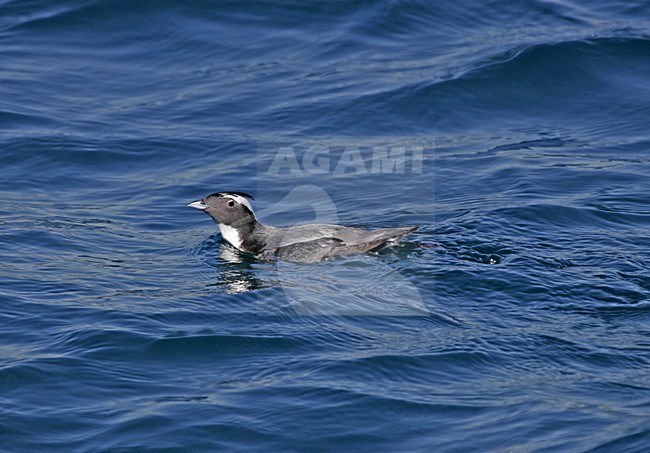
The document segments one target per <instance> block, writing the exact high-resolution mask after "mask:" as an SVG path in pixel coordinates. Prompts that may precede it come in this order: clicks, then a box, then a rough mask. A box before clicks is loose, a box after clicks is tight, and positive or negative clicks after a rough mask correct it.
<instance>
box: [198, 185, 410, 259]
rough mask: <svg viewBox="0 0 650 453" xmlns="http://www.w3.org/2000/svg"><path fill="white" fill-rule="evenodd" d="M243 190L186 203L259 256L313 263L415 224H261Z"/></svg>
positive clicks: (367, 246)
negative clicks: (371, 226) (370, 227)
mask: <svg viewBox="0 0 650 453" xmlns="http://www.w3.org/2000/svg"><path fill="white" fill-rule="evenodd" d="M246 198H250V199H252V197H251V196H250V195H248V194H245V193H243V192H216V193H214V194H211V195H209V196H207V197H206V198H204V199H203V200H199V201H195V202H193V203H190V204H189V206H191V207H193V208H197V209H201V210H203V211H205V212H206V213H207V214H208V215H210V217H212V219H213V220H214V221H215V222H216V223H217V224H219V228H220V229H221V233H222V235H223V237H224V238H225V239H226V240H227V241H228V242H230V243H232V244H233V245H234V246H235V247H236V248H238V249H239V250H242V251H244V252H248V253H252V254H254V255H256V256H257V257H258V258H260V259H263V260H273V259H282V260H285V261H293V262H299V263H314V262H317V261H321V260H323V259H327V258H332V257H335V256H342V255H349V254H352V253H363V252H369V251H374V250H377V249H380V248H382V247H384V246H385V245H387V244H388V243H392V242H396V241H397V240H399V239H400V238H401V237H403V236H405V235H407V234H409V233H411V232H413V231H415V230H416V229H417V228H418V227H417V226H412V227H404V228H380V229H376V230H365V229H362V228H354V227H345V226H341V225H329V224H310V225H299V226H294V227H287V228H280V227H272V226H266V225H262V224H261V223H260V222H259V221H258V220H257V218H256V217H255V214H254V212H253V209H252V207H251V205H250V203H249V202H248V200H247V199H246Z"/></svg>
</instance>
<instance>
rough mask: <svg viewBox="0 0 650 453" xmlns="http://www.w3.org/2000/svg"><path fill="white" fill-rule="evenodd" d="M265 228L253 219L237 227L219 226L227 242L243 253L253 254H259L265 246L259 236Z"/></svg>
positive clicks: (240, 223)
mask: <svg viewBox="0 0 650 453" xmlns="http://www.w3.org/2000/svg"><path fill="white" fill-rule="evenodd" d="M263 228H264V226H263V225H262V224H261V223H259V222H258V221H257V219H255V218H251V219H250V220H249V221H246V222H239V223H238V224H237V225H223V224H219V230H221V236H223V238H224V239H225V240H226V241H228V242H230V243H231V244H232V245H234V246H235V247H236V248H237V249H239V250H241V251H244V252H248V253H253V254H257V253H259V252H260V251H261V249H262V248H263V244H260V241H259V238H258V235H257V233H259V231H260V230H261V229H263Z"/></svg>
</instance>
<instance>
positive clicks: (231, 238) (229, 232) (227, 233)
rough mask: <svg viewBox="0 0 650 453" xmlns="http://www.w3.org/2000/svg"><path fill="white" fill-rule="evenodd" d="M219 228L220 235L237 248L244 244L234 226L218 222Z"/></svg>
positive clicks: (240, 248)
mask: <svg viewBox="0 0 650 453" xmlns="http://www.w3.org/2000/svg"><path fill="white" fill-rule="evenodd" d="M219 230H221V236H223V238H224V239H225V240H226V241H228V242H230V243H231V244H232V245H234V246H235V247H236V248H238V249H239V250H242V246H243V244H244V241H242V239H241V236H240V235H239V231H237V229H236V228H233V227H231V226H229V225H222V224H221V223H220V224H219Z"/></svg>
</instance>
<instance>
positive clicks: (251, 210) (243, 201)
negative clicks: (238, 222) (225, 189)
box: [224, 195, 257, 219]
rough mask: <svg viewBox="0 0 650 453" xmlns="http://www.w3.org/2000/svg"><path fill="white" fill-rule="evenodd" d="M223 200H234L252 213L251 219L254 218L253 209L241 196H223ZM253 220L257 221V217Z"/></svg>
mask: <svg viewBox="0 0 650 453" xmlns="http://www.w3.org/2000/svg"><path fill="white" fill-rule="evenodd" d="M224 198H230V199H231V200H235V201H236V202H237V203H239V204H241V205H244V206H246V207H247V208H248V209H249V210H250V212H252V213H253V217H255V211H253V207H252V206H251V204H250V203H249V202H248V200H247V199H246V198H244V197H242V196H241V195H224ZM255 218H256V219H257V217H255Z"/></svg>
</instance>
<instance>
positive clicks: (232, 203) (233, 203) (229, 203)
mask: <svg viewBox="0 0 650 453" xmlns="http://www.w3.org/2000/svg"><path fill="white" fill-rule="evenodd" d="M228 206H229V207H231V208H232V207H233V206H235V202H234V200H230V201H229V202H228Z"/></svg>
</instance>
